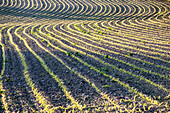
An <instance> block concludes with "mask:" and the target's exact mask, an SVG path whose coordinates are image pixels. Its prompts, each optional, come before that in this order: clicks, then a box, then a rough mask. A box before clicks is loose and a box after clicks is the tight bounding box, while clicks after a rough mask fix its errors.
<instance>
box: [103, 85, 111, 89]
mask: <svg viewBox="0 0 170 113" xmlns="http://www.w3.org/2000/svg"><path fill="white" fill-rule="evenodd" d="M103 87H104V88H110V87H111V86H109V85H104V86H103Z"/></svg>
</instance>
